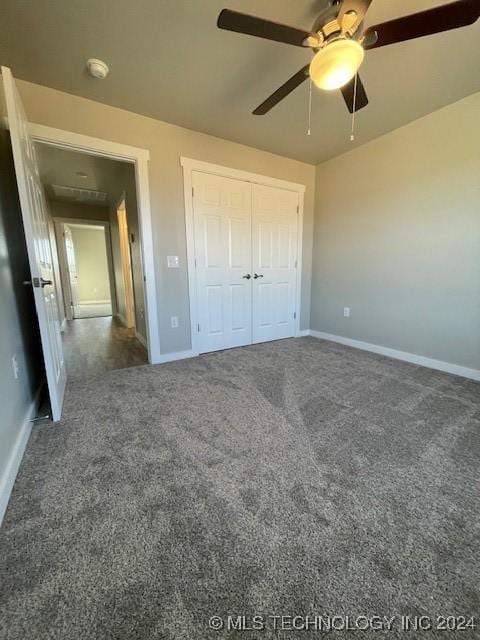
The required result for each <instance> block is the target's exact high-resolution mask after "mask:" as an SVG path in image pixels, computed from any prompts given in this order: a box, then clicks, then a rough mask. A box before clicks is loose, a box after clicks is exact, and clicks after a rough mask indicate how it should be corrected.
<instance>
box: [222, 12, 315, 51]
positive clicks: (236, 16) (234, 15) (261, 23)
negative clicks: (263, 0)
mask: <svg viewBox="0 0 480 640" xmlns="http://www.w3.org/2000/svg"><path fill="white" fill-rule="evenodd" d="M217 26H218V27H219V28H220V29H226V30H227V31H236V32H237V33H245V34H247V35H249V36H257V38H266V39H267V40H275V41H276V42H283V43H285V44H293V45H295V46H297V47H304V46H308V45H305V44H304V42H305V40H306V39H307V38H308V37H309V36H315V34H314V33H312V32H311V31H303V30H302V29H296V28H295V27H289V26H287V25H284V24H279V23H278V22H270V20H264V19H263V18H257V17H256V16H249V15H247V14H246V13H238V12H237V11H230V9H223V11H221V12H220V15H219V16H218V20H217Z"/></svg>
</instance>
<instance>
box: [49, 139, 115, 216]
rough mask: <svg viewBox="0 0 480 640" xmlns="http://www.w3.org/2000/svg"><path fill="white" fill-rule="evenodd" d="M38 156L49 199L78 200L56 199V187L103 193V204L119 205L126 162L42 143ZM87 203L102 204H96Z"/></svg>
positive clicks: (73, 200) (72, 199) (71, 199)
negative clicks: (53, 186) (104, 200)
mask: <svg viewBox="0 0 480 640" xmlns="http://www.w3.org/2000/svg"><path fill="white" fill-rule="evenodd" d="M36 156H37V161H38V166H39V171H40V179H41V181H42V183H43V185H44V187H45V191H46V194H47V197H48V198H49V199H51V200H69V201H72V202H76V201H77V200H76V199H75V198H67V197H66V198H57V197H55V195H54V193H53V190H52V185H53V184H55V185H60V186H65V187H73V188H75V189H89V190H91V191H103V192H105V193H106V194H107V200H106V202H103V203H100V204H103V205H105V206H107V205H108V204H113V205H114V204H116V202H115V199H116V198H118V195H119V193H120V192H121V190H122V184H123V178H122V176H123V173H122V172H121V170H122V167H123V166H124V165H125V163H123V162H120V161H118V160H108V159H107V158H100V157H98V156H92V155H88V154H86V153H78V152H76V151H68V150H65V149H59V148H57V147H53V146H50V145H46V144H41V143H37V144H36ZM78 173H83V174H86V177H81V176H79V175H78ZM84 204H97V205H98V204H99V203H98V202H94V201H93V202H90V203H89V202H85V203H84Z"/></svg>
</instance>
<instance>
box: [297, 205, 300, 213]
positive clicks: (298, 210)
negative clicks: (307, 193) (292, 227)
mask: <svg viewBox="0 0 480 640" xmlns="http://www.w3.org/2000/svg"><path fill="white" fill-rule="evenodd" d="M297 213H300V207H299V205H298V204H297Z"/></svg>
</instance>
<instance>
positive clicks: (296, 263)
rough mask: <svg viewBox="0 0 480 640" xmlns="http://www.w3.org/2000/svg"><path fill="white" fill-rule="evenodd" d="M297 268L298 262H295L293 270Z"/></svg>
mask: <svg viewBox="0 0 480 640" xmlns="http://www.w3.org/2000/svg"><path fill="white" fill-rule="evenodd" d="M297 267H298V261H297V260H295V269H296V268H297Z"/></svg>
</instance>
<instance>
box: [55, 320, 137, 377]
mask: <svg viewBox="0 0 480 640" xmlns="http://www.w3.org/2000/svg"><path fill="white" fill-rule="evenodd" d="M63 348H64V354H65V361H66V364H67V375H68V379H69V381H71V380H81V379H85V378H88V377H90V376H92V375H98V374H100V373H103V372H105V371H113V370H115V369H126V368H127V367H135V366H138V365H141V364H147V363H148V356H147V350H146V349H145V347H144V346H143V345H142V344H140V342H139V341H138V340H137V338H135V336H132V330H131V329H127V328H126V327H124V326H123V325H122V324H121V323H120V322H119V321H118V320H117V319H116V318H113V317H111V316H110V317H107V318H82V319H77V320H72V321H71V322H68V323H67V328H66V330H65V332H64V333H63Z"/></svg>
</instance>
